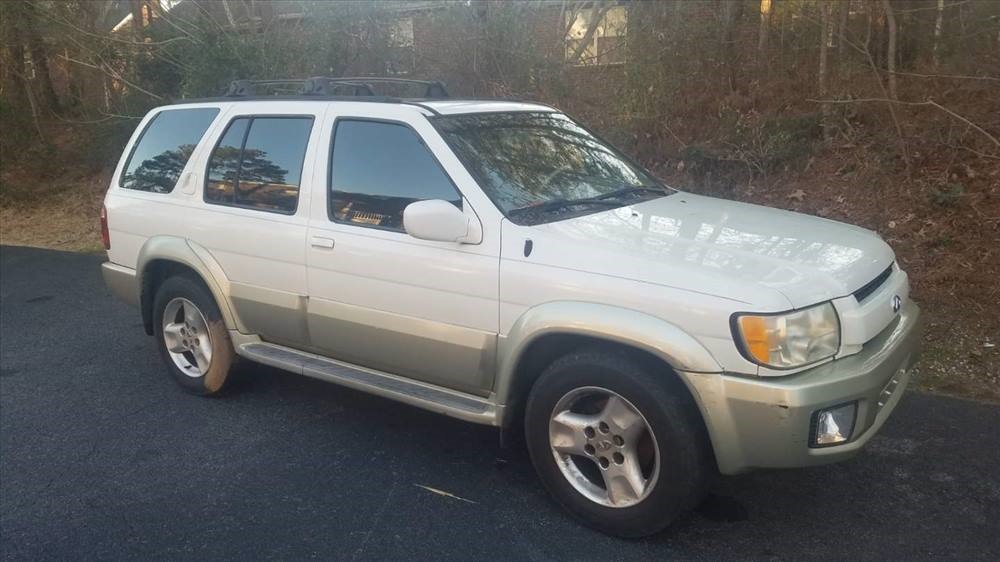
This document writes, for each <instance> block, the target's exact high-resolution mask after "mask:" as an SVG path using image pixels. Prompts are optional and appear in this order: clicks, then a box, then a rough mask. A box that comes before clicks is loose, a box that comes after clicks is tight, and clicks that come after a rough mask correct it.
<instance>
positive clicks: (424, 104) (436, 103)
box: [169, 95, 557, 115]
mask: <svg viewBox="0 0 1000 562" xmlns="http://www.w3.org/2000/svg"><path fill="white" fill-rule="evenodd" d="M249 101H254V102H261V101H264V102H268V101H271V102H286V103H287V102H313V103H331V102H346V103H358V102H361V103H387V104H394V105H409V106H414V107H418V108H421V109H424V110H427V111H429V112H431V113H434V114H436V115H462V114H468V113H496V112H504V111H506V112H513V111H544V112H551V111H557V110H556V109H555V108H553V107H550V106H547V105H542V104H539V103H530V102H520V101H513V100H498V99H474V98H468V99H460V98H459V99H453V98H447V99H436V98H435V99H423V98H418V99H409V98H392V97H383V96H316V95H293V96H234V97H217V98H204V99H185V100H176V101H175V102H173V103H172V104H169V105H186V104H202V103H240V102H249Z"/></svg>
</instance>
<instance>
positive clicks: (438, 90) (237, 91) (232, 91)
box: [226, 76, 449, 99]
mask: <svg viewBox="0 0 1000 562" xmlns="http://www.w3.org/2000/svg"><path fill="white" fill-rule="evenodd" d="M296 84H297V85H299V86H300V89H299V91H298V95H302V96H330V95H333V94H334V93H335V92H337V90H341V89H344V88H347V89H350V91H351V95H353V96H375V95H376V94H375V90H374V89H373V88H372V84H405V85H417V86H423V87H424V88H425V90H424V95H423V96H422V97H423V98H431V99H433V98H447V97H449V96H448V90H447V89H445V87H444V83H442V82H441V81H439V80H411V79H408V78H387V77H381V76H358V77H342V78H328V77H325V76H314V77H312V78H305V79H301V78H300V79H287V80H284V79H283V80H233V81H232V83H230V84H229V90H228V91H226V97H230V98H242V97H251V96H256V95H257V86H280V85H296Z"/></svg>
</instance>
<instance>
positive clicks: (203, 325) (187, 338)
mask: <svg viewBox="0 0 1000 562" xmlns="http://www.w3.org/2000/svg"><path fill="white" fill-rule="evenodd" d="M163 343H164V345H166V346H167V351H168V352H170V358H171V359H173V361H174V365H176V366H177V368H178V369H180V370H181V372H183V373H184V374H186V375H188V376H189V377H200V376H202V375H204V374H205V373H207V372H208V367H209V365H211V363H212V337H211V335H210V334H209V333H208V322H206V321H205V316H204V315H203V314H202V313H201V311H200V310H198V307H197V306H195V304H194V303H193V302H191V301H189V300H187V299H186V298H183V297H177V298H175V299H173V300H171V301H170V302H168V303H167V306H166V308H165V309H164V311H163Z"/></svg>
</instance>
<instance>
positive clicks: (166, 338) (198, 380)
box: [153, 275, 236, 395]
mask: <svg viewBox="0 0 1000 562" xmlns="http://www.w3.org/2000/svg"><path fill="white" fill-rule="evenodd" d="M153 330H154V336H155V338H156V344H157V349H158V351H159V352H160V357H162V358H163V361H164V363H166V365H167V371H168V372H169V373H170V375H171V378H173V379H174V380H175V381H176V382H177V384H179V385H180V386H181V388H183V389H184V390H185V391H187V392H190V393H192V394H199V395H213V394H217V393H219V392H220V391H221V390H222V389H223V387H224V386H225V383H226V380H227V379H228V378H229V373H230V371H231V370H232V368H233V364H234V363H235V360H236V354H235V352H234V351H233V344H232V341H231V340H230V338H229V331H228V330H227V329H226V325H225V322H224V321H223V319H222V314H221V313H220V312H219V307H218V305H216V304H215V299H214V298H213V297H212V294H211V292H209V290H208V288H206V287H205V285H204V284H203V283H202V282H201V281H200V280H195V279H192V278H190V277H187V276H184V275H178V276H174V277H170V278H168V279H167V280H166V281H164V282H163V284H162V285H160V288H159V290H157V292H156V297H155V298H154V300H153Z"/></svg>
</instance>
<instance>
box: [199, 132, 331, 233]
mask: <svg viewBox="0 0 1000 562" xmlns="http://www.w3.org/2000/svg"><path fill="white" fill-rule="evenodd" d="M312 124H313V120H312V117H241V118H239V119H235V120H233V122H232V123H230V124H229V127H228V128H226V132H225V133H224V134H223V135H222V138H221V139H219V144H218V145H216V147H215V150H213V151H212V155H211V157H210V158H209V160H208V174H207V178H206V181H205V201H206V202H208V203H214V204H217V205H228V206H231V207H243V208H247V209H257V210H260V211H270V212H275V213H284V214H289V215H290V214H293V213H295V209H296V207H297V206H298V202H299V186H300V185H301V183H302V162H303V161H304V160H305V156H306V147H307V146H308V144H309V133H310V132H311V131H312Z"/></svg>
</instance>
